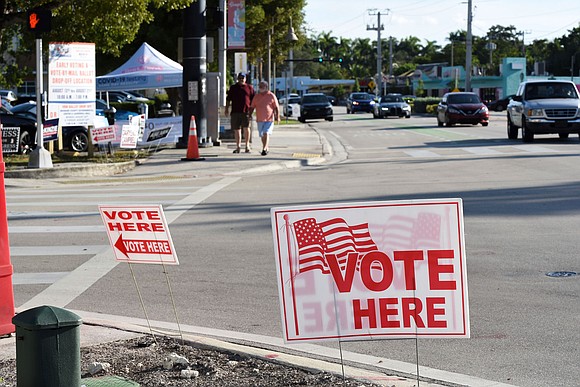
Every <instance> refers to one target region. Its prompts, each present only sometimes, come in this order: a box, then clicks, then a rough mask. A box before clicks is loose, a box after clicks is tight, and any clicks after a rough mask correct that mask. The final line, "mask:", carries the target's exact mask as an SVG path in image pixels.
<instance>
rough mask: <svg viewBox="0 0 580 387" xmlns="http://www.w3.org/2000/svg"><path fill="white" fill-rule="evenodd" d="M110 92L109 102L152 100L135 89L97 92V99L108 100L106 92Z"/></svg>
mask: <svg viewBox="0 0 580 387" xmlns="http://www.w3.org/2000/svg"><path fill="white" fill-rule="evenodd" d="M107 93H109V103H111V102H137V103H140V102H148V101H150V99H149V98H146V97H144V96H142V95H141V94H137V93H136V92H133V91H109V92H106V91H103V92H97V99H102V100H106V99H107V96H106V94H107Z"/></svg>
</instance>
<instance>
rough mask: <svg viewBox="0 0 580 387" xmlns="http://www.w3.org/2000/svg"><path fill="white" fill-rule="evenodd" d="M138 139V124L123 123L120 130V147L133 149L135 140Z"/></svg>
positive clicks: (135, 143)
mask: <svg viewBox="0 0 580 387" xmlns="http://www.w3.org/2000/svg"><path fill="white" fill-rule="evenodd" d="M138 139H139V126H136V125H123V128H122V130H121V144H120V145H119V147H120V148H126V149H135V148H137V140H138Z"/></svg>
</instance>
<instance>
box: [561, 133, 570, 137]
mask: <svg viewBox="0 0 580 387" xmlns="http://www.w3.org/2000/svg"><path fill="white" fill-rule="evenodd" d="M558 136H559V137H560V138H568V136H569V133H558Z"/></svg>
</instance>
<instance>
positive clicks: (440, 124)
mask: <svg viewBox="0 0 580 387" xmlns="http://www.w3.org/2000/svg"><path fill="white" fill-rule="evenodd" d="M437 126H438V127H442V126H443V122H441V121H439V118H437Z"/></svg>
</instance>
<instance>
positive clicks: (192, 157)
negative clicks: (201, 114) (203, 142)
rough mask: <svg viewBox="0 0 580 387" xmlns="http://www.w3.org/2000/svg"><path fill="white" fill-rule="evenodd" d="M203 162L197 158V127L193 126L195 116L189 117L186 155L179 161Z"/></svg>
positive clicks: (201, 158)
mask: <svg viewBox="0 0 580 387" xmlns="http://www.w3.org/2000/svg"><path fill="white" fill-rule="evenodd" d="M200 160H205V158H203V157H199V147H198V145H197V127H196V125H195V116H191V120H190V121H189V138H188V140H187V155H186V156H185V157H184V158H182V159H181V161H200Z"/></svg>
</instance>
